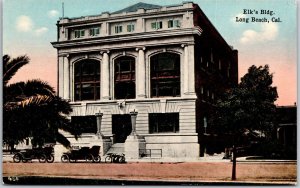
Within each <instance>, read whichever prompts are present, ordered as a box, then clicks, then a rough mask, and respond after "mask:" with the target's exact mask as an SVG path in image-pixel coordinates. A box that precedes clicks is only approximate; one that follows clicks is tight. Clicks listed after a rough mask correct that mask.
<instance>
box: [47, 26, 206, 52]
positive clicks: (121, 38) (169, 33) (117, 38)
mask: <svg viewBox="0 0 300 188" xmlns="http://www.w3.org/2000/svg"><path fill="white" fill-rule="evenodd" d="M201 33H202V30H201V28H199V27H195V28H187V29H176V30H162V31H153V32H142V33H134V34H130V35H113V36H104V37H97V38H86V39H78V40H68V41H61V42H51V44H52V45H53V47H54V48H65V47H74V46H83V45H84V46H86V45H93V44H104V43H114V42H125V41H133V40H144V39H147V40H149V39H156V38H165V37H175V36H187V35H199V36H200V35H201Z"/></svg>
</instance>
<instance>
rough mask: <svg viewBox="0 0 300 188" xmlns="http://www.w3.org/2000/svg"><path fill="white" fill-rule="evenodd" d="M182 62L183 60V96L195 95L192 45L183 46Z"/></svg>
mask: <svg viewBox="0 0 300 188" xmlns="http://www.w3.org/2000/svg"><path fill="white" fill-rule="evenodd" d="M181 46H182V47H184V60H183V94H184V95H195V68H194V67H195V59H194V45H193V44H192V45H191V44H188V45H187V44H183V45H181Z"/></svg>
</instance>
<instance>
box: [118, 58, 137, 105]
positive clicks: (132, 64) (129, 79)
mask: <svg viewBox="0 0 300 188" xmlns="http://www.w3.org/2000/svg"><path fill="white" fill-rule="evenodd" d="M125 63H129V70H128V69H127V70H122V68H124V64H125ZM122 64H123V66H122ZM126 85H127V87H126V89H128V91H129V92H130V91H132V94H131V95H130V96H128V95H126V96H125V97H122V96H120V97H119V95H118V93H119V87H121V88H122V86H126ZM130 87H133V88H130ZM114 98H115V99H135V98H136V60H135V58H134V57H131V56H121V57H118V58H117V59H115V61H114Z"/></svg>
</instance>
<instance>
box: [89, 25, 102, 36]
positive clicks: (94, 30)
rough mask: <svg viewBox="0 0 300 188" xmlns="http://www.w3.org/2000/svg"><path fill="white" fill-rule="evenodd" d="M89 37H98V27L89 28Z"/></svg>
mask: <svg viewBox="0 0 300 188" xmlns="http://www.w3.org/2000/svg"><path fill="white" fill-rule="evenodd" d="M89 31H90V36H92V37H95V36H99V35H100V27H93V28H90V30H89Z"/></svg>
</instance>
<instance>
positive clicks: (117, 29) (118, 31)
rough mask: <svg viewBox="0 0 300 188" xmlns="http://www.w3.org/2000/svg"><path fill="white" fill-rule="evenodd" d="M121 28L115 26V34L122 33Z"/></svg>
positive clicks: (120, 26)
mask: <svg viewBox="0 0 300 188" xmlns="http://www.w3.org/2000/svg"><path fill="white" fill-rule="evenodd" d="M122 32H123V26H122V25H115V34H118V33H122Z"/></svg>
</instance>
